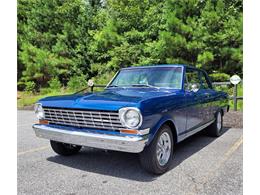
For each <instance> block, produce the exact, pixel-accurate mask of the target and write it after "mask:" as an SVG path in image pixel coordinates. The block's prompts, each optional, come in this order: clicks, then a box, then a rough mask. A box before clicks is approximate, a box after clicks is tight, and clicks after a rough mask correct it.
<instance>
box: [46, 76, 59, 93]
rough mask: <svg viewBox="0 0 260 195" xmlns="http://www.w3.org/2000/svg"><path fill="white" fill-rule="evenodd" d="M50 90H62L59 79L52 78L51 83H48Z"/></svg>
mask: <svg viewBox="0 0 260 195" xmlns="http://www.w3.org/2000/svg"><path fill="white" fill-rule="evenodd" d="M48 84H49V86H50V89H52V90H54V91H58V90H60V89H61V83H60V80H59V79H58V78H57V77H54V78H52V79H51V80H50V81H49V82H48Z"/></svg>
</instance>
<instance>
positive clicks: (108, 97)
mask: <svg viewBox="0 0 260 195" xmlns="http://www.w3.org/2000/svg"><path fill="white" fill-rule="evenodd" d="M174 92H175V91H173V90H165V89H164V90H162V89H150V88H138V89H135V88H133V89H108V90H105V91H103V92H98V93H86V94H73V95H65V96H53V97H47V98H44V99H41V100H40V101H39V102H40V103H42V105H43V107H58V108H75V109H93V110H111V111H116V110H118V109H120V108H122V107H140V103H141V102H142V101H144V100H147V99H150V98H154V97H158V96H165V95H169V94H173V93H174Z"/></svg>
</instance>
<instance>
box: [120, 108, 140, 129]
mask: <svg viewBox="0 0 260 195" xmlns="http://www.w3.org/2000/svg"><path fill="white" fill-rule="evenodd" d="M129 111H134V112H136V114H138V120H139V122H138V124H137V125H135V126H131V125H129V124H128V123H127V121H126V120H127V119H126V117H125V116H126V114H127V112H129ZM119 118H120V122H121V123H122V125H123V126H124V127H127V128H129V129H138V128H139V127H140V126H141V125H142V123H143V116H142V114H141V112H140V110H139V109H138V108H135V107H124V108H121V109H119Z"/></svg>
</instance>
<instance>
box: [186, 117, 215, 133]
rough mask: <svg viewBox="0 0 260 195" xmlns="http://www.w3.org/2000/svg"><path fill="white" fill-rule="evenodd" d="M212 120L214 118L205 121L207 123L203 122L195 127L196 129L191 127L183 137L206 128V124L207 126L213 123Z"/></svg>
mask: <svg viewBox="0 0 260 195" xmlns="http://www.w3.org/2000/svg"><path fill="white" fill-rule="evenodd" d="M214 121H215V119H213V120H211V121H209V122H207V123H205V124H203V125H201V126H199V127H198V128H196V129H193V130H191V131H189V132H187V134H186V135H185V137H189V136H191V135H193V134H195V133H197V132H199V131H201V130H202V129H204V128H206V127H207V126H209V125H211V124H212V123H214Z"/></svg>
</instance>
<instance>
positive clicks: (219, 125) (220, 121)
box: [217, 112, 222, 131]
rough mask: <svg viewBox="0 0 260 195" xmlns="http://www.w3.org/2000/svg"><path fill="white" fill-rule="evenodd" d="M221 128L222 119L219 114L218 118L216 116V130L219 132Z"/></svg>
mask: <svg viewBox="0 0 260 195" xmlns="http://www.w3.org/2000/svg"><path fill="white" fill-rule="evenodd" d="M221 127H222V118H221V114H220V112H219V113H218V116H217V128H218V131H220V129H221Z"/></svg>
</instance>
